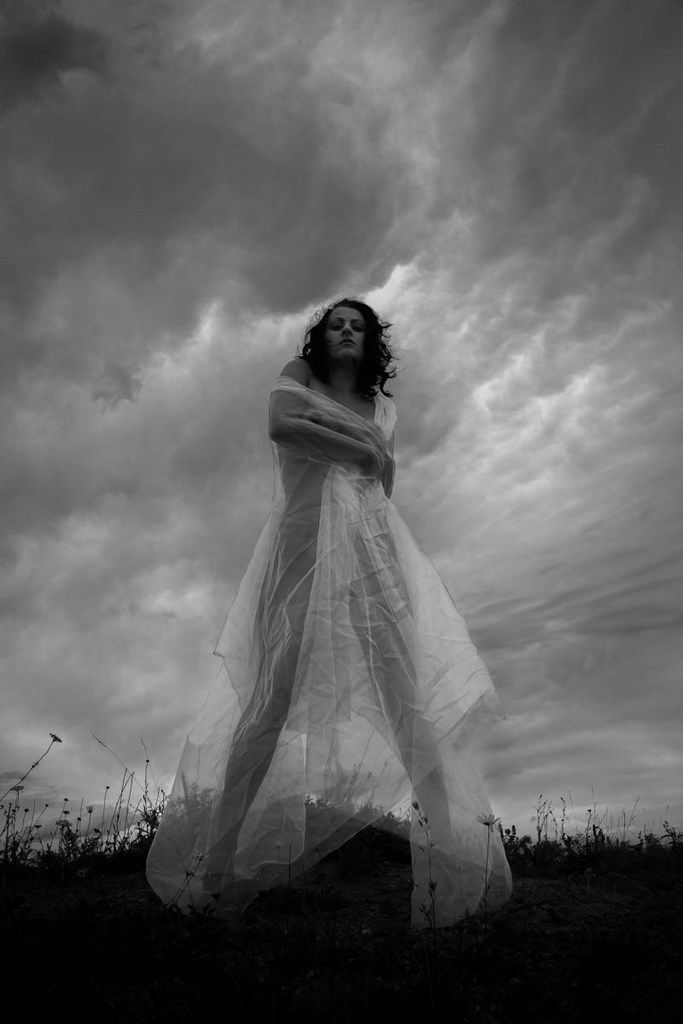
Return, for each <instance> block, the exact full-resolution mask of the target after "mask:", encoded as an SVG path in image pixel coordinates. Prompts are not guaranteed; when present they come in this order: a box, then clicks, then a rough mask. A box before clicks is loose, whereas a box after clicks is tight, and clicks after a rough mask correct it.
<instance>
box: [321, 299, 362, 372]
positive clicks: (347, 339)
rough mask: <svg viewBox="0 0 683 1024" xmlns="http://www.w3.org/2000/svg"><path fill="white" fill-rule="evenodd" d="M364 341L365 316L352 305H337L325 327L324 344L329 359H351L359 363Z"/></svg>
mask: <svg viewBox="0 0 683 1024" xmlns="http://www.w3.org/2000/svg"><path fill="white" fill-rule="evenodd" d="M364 342H365V318H364V317H363V314H362V313H360V312H359V311H358V310H357V309H354V308H353V306H337V307H336V308H335V309H333V310H332V312H331V313H330V316H329V319H328V321H327V327H326V328H325V345H326V346H327V354H328V356H329V357H330V359H333V360H335V361H337V360H339V359H349V358H351V359H353V360H354V361H355V362H356V363H360V362H361V360H362V358H363V344H364Z"/></svg>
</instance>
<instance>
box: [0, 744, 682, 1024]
mask: <svg viewBox="0 0 683 1024" xmlns="http://www.w3.org/2000/svg"><path fill="white" fill-rule="evenodd" d="M58 742H61V741H60V740H59V737H57V736H55V735H54V734H51V742H50V745H49V746H48V748H47V750H46V751H45V752H44V754H42V755H41V757H40V758H38V760H37V761H36V762H34V764H33V765H32V766H31V768H29V769H28V771H27V772H26V773H25V775H24V776H23V778H22V779H21V780H19V781H18V782H17V784H16V785H15V786H13V787H12V788H11V789H10V790H9V791H8V792H7V793H6V794H4V796H3V797H2V803H1V805H0V806H1V807H2V813H3V822H2V824H1V825H0V880H1V887H0V906H1V907H2V911H3V915H2V917H3V963H4V965H5V978H6V981H7V983H10V981H11V987H12V989H13V990H14V992H15V993H17V992H20V991H24V992H25V994H26V995H25V998H24V1002H23V1004H22V1011H21V1016H22V1018H23V1019H24V1020H33V1019H35V1020H38V1019H43V1018H44V1017H45V1016H46V1015H48V1014H49V1016H50V1017H51V1018H52V1019H57V1020H60V1019H62V1016H60V1014H61V1015H63V1017H64V1019H66V1017H67V1016H69V1017H72V1016H73V1014H74V1012H75V1009H74V1007H75V1003H74V998H75V996H76V993H75V992H74V985H75V984H77V997H78V1005H79V1006H80V1007H87V1006H90V1008H91V1010H92V1012H94V1013H96V1016H97V1019H98V1020H101V1021H109V1020H112V1021H113V1020H117V1021H123V1022H137V1021H141V1022H142V1021H145V1022H146V1021H150V1022H156V1021H164V1022H171V1021H195V1020H202V1018H203V1016H204V1015H205V1014H206V1015H208V1014H209V1013H215V1007H216V1003H217V1002H218V1004H219V1006H220V1007H221V1012H225V1013H226V1014H229V1015H231V1016H232V1015H236V1016H237V1017H238V1018H239V1019H240V1020H241V1021H251V1020H254V1021H259V1022H262V1021H278V1022H283V1021H288V1020H296V1021H297V1022H303V1021H319V1020H321V1019H324V1020H325V1021H326V1022H329V1024H333V1022H337V1021H339V1022H342V1021H347V1020H348V1021H354V1022H361V1021H371V1020H372V1021H377V1020H378V1019H379V1020H384V1019H393V1018H395V1017H403V1016H408V1015H417V1014H419V1015H420V1016H424V1015H425V1014H428V1015H430V1016H431V1015H432V1014H443V1013H444V1012H445V1013H447V1014H448V1016H449V1018H451V1019H454V1020H459V1021H462V1022H466V1024H468V1022H472V1024H489V1022H491V1024H505V1022H514V1021H517V1020H520V1021H521V1020H522V1019H523V1020H525V1021H526V1022H531V1024H535V1022H536V1021H544V1022H554V1021H556V1022H558V1024H559V1022H565V1021H566V1022H569V1021H572V1022H573V1021H582V1022H586V1021H592V1020H596V1021H597V1020H602V1019H603V1018H604V1017H605V1016H607V1015H609V1016H617V1015H618V1016H619V1018H620V1020H621V1021H627V1022H628V1021H636V1020H638V1021H642V1020H647V1021H648V1024H655V1022H657V1021H660V1020H662V1021H663V1020H665V1019H666V1020H669V1019H670V1018H671V1017H673V1016H674V1010H675V1008H676V1007H677V1006H678V1002H679V984H678V977H679V976H680V969H681V950H682V949H683V924H682V922H683V913H682V911H683V893H682V887H681V878H682V875H683V853H682V851H683V842H682V836H681V833H680V832H678V831H677V830H676V829H675V828H673V827H672V826H670V825H669V823H668V822H666V821H665V822H664V823H663V829H662V833H661V834H660V835H655V834H653V833H652V832H645V833H643V832H639V833H638V837H637V840H636V841H635V842H628V841H627V838H626V834H627V829H628V827H630V824H631V823H630V822H629V824H628V825H627V823H626V816H625V814H624V817H623V826H622V828H621V834H616V835H614V834H611V828H610V827H608V826H606V825H605V822H604V820H600V819H599V818H598V816H597V813H596V811H595V807H593V808H592V809H589V811H588V812H587V822H586V825H585V828H584V829H583V830H582V831H580V832H579V833H577V834H573V835H570V834H568V833H567V831H566V828H565V824H566V813H567V808H566V803H565V801H564V800H563V801H562V817H561V821H560V822H558V821H557V820H556V817H555V814H554V811H553V808H552V805H551V803H550V801H548V800H547V799H544V798H543V797H542V796H541V798H539V803H538V805H537V807H536V808H535V811H536V827H535V829H534V830H533V831H534V832H535V835H534V836H533V837H532V836H530V835H518V833H517V830H516V828H515V826H514V825H511V826H510V827H508V828H504V827H503V826H502V825H501V824H500V822H499V821H498V819H494V818H482V819H479V820H480V821H481V824H482V827H485V828H487V829H488V831H489V836H491V835H492V834H493V829H494V828H495V827H497V829H498V833H499V835H500V837H501V839H502V841H503V844H504V846H505V851H506V854H507V858H508V862H509V864H510V867H511V870H512V873H513V882H514V892H513V897H512V899H511V900H510V901H509V903H508V904H506V905H505V906H504V907H503V908H500V909H498V910H496V911H495V912H493V913H491V912H488V911H487V907H486V893H485V895H484V899H483V901H482V905H481V907H480V911H479V912H478V913H477V914H476V915H473V916H471V917H467V918H465V920H464V921H461V922H459V923H458V924H457V925H454V926H451V927H448V928H436V927H435V926H434V915H433V896H434V888H433V887H430V899H429V900H428V903H427V904H424V905H423V913H424V915H425V922H426V928H425V929H424V931H423V932H420V933H416V932H413V931H411V930H410V928H409V918H410V893H411V889H412V870H411V857H410V846H409V842H408V830H409V826H408V823H407V822H405V821H403V820H402V819H399V818H394V817H393V816H391V815H389V817H391V818H392V820H391V822H390V823H388V824H391V829H392V830H391V831H390V832H387V831H384V830H381V829H378V828H375V827H374V826H373V825H368V826H366V827H365V828H363V829H362V830H361V831H360V832H359V833H358V834H357V835H356V836H355V837H354V838H353V839H352V840H350V841H349V842H347V843H345V844H344V845H343V846H342V847H340V848H339V849H338V850H337V851H335V852H334V853H333V854H331V855H329V856H328V857H326V858H324V859H323V860H321V861H320V862H319V863H318V864H316V865H314V866H313V867H312V868H311V869H310V870H309V871H307V872H306V874H305V875H303V876H302V877H300V878H298V879H296V881H295V882H292V881H291V880H290V884H289V885H288V886H283V887H281V888H278V889H271V890H269V891H267V892H263V893H261V895H260V896H259V897H258V899H257V900H255V901H254V902H253V903H252V904H251V905H250V906H249V907H248V908H247V910H246V911H245V912H244V914H243V915H242V917H241V918H240V920H239V921H238V922H237V923H231V922H230V923H229V922H225V921H219V920H215V919H214V918H212V917H211V916H210V915H207V914H200V913H197V914H191V915H183V914H181V913H179V912H178V911H177V910H175V909H174V908H173V907H166V906H164V905H163V904H162V903H161V902H160V901H159V900H158V898H157V897H156V896H155V895H154V893H153V892H152V891H151V890H150V889H149V886H148V885H147V883H146V880H145V877H144V864H145V859H146V856H147V851H148V849H149V846H150V843H151V841H152V839H153V836H154V833H155V830H156V827H157V825H158V823H159V821H160V818H161V815H162V814H163V810H164V806H165V803H166V796H165V794H164V793H163V792H162V791H161V790H159V788H158V787H155V793H154V795H152V794H151V792H150V790H151V787H150V785H149V774H150V771H151V770H150V764H149V758H147V760H146V762H145V774H144V780H143V781H142V782H140V783H138V782H137V780H136V779H135V777H134V773H132V772H129V770H128V769H127V768H126V767H125V766H122V767H123V778H122V781H121V784H120V786H119V788H118V794H117V795H116V796H114V795H111V796H110V787H107V790H106V791H105V794H104V800H103V808H102V812H101V813H100V812H98V814H97V820H95V818H94V806H93V805H89V806H86V807H85V808H84V807H83V804H82V803H81V805H80V808H79V811H78V813H77V814H75V813H72V812H71V811H70V809H69V806H68V805H69V800H68V799H66V798H65V799H64V803H63V807H62V810H61V813H60V815H59V817H58V819H57V821H56V822H55V823H54V824H53V825H52V827H51V828H50V829H48V830H47V832H49V834H47V833H46V830H45V828H44V827H43V822H42V821H41V819H42V818H44V816H45V813H46V811H47V809H48V808H47V805H46V806H44V807H43V808H42V810H41V811H40V813H36V808H35V806H34V807H33V808H28V807H24V806H23V803H22V799H21V793H22V791H23V789H22V787H23V783H24V781H25V780H26V778H27V777H28V776H29V775H30V773H31V772H32V771H33V769H34V768H35V767H36V766H37V765H38V764H39V763H40V762H41V761H42V760H43V758H44V757H45V756H46V755H47V754H48V752H49V750H50V749H51V747H52V746H53V745H54V743H58ZM99 742H102V741H99ZM103 745H104V746H106V744H103ZM107 749H109V748H107ZM152 778H153V774H152ZM136 786H137V788H138V793H139V796H138V799H137V801H136V802H134V801H133V794H134V792H135V787H136ZM416 810H417V812H418V820H419V823H420V826H421V827H422V828H423V829H424V832H425V838H426V840H427V849H428V851H429V839H430V834H429V820H428V818H427V817H426V816H425V815H423V814H422V812H421V810H420V808H419V807H417V808H416ZM329 811H330V808H329V807H325V806H321V805H316V804H314V803H311V805H310V806H309V807H308V808H307V813H311V814H315V813H329ZM553 832H554V835H553ZM43 833H46V834H43ZM38 981H39V984H37V982H38ZM22 986H23V988H22ZM29 994H30V998H29ZM83 1012H85V1011H83Z"/></svg>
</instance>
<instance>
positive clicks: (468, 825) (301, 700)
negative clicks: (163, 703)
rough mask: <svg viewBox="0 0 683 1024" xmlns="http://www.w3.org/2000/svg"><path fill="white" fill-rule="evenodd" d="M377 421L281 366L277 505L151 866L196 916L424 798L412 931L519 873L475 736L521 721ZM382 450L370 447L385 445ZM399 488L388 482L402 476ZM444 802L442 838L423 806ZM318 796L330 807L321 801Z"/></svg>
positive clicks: (233, 906)
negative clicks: (410, 508) (385, 471)
mask: <svg viewBox="0 0 683 1024" xmlns="http://www.w3.org/2000/svg"><path fill="white" fill-rule="evenodd" d="M395 422H396V411H395V407H394V403H393V402H392V401H391V399H389V398H387V397H386V396H384V395H382V394H381V392H380V393H378V395H377V396H376V399H375V415H374V422H372V423H371V422H368V421H366V420H365V419H364V418H363V417H362V416H360V415H359V414H357V413H355V412H353V411H351V410H349V409H347V408H346V407H345V406H343V405H341V404H340V403H338V402H336V401H334V400H333V399H331V398H329V397H328V396H327V395H324V394H322V393H320V392H318V391H314V390H311V389H309V388H307V387H305V386H303V385H301V384H299V383H297V382H296V381H294V380H292V379H290V378H288V377H279V378H278V379H277V381H276V382H275V385H274V387H273V390H272V393H271V399H270V433H271V437H272V438H273V437H274V438H275V439H276V440H275V441H274V442H273V457H274V469H275V488H274V494H273V506H272V509H271V512H270V515H269V517H268V520H267V522H266V524H265V526H264V528H263V531H262V533H261V535H260V537H259V540H258V542H257V544H256V548H255V550H254V552H253V555H252V558H251V560H250V562H249V565H248V567H247V569H246V572H245V574H244V577H243V578H242V581H241V583H240V586H239V588H238V591H237V594H236V596H235V599H234V601H233V604H232V606H231V608H230V612H229V615H228V618H227V621H226V623H225V626H224V628H223V630H222V632H221V635H220V637H219V640H218V643H217V645H216V654H218V655H220V657H221V658H222V659H223V666H222V670H221V673H220V675H219V677H218V679H217V681H216V683H215V684H214V686H213V687H212V689H211V690H210V692H209V694H208V696H207V697H206V700H205V702H204V705H203V707H202V709H201V712H200V714H199V717H198V719H197V721H196V722H195V724H194V725H193V727H192V730H191V731H190V733H189V734H188V736H187V741H186V743H185V747H184V749H183V751H182V755H181V759H180V765H179V768H178V772H177V776H176V779H175V782H174V785H173V789H172V791H171V794H170V800H169V803H168V805H167V807H166V810H165V812H164V815H163V818H162V821H161V824H160V826H159V829H158V832H157V834H156V836H155V839H154V842H153V844H152V847H151V849H150V852H149V856H148V861H147V877H148V880H149V882H150V884H151V886H152V887H153V889H154V890H155V891H156V892H157V893H158V895H159V896H160V897H161V898H162V899H163V900H164V901H166V902H168V903H175V904H176V905H177V906H179V907H180V908H181V909H184V910H189V909H190V908H191V907H195V908H197V909H200V908H202V907H204V906H207V905H210V906H213V907H215V910H216V913H217V914H218V915H219V916H226V917H227V916H230V915H231V914H234V912H235V911H239V910H242V909H243V908H244V907H245V906H246V905H247V904H248V903H249V902H251V900H253V899H254V898H255V897H256V896H257V895H258V893H259V891H260V890H263V889H267V888H270V887H272V886H275V885H280V884H287V882H288V881H289V880H290V879H292V878H295V877H296V876H297V875H299V874H301V873H302V872H303V871H305V870H306V869H307V868H309V867H311V866H312V865H313V864H314V863H316V862H317V861H318V860H319V859H320V858H321V857H322V856H324V855H325V854H327V853H328V852H330V851H331V850H333V849H335V848H337V847H339V846H340V845H341V844H342V843H343V842H345V841H346V840H348V839H349V838H350V837H351V836H353V835H354V834H355V833H356V832H357V831H359V830H360V829H361V828H362V827H364V825H366V824H367V823H368V822H374V823H375V824H376V825H378V826H379V827H388V825H387V824H386V819H384V818H382V813H383V811H388V810H390V809H392V808H394V807H396V806H397V805H398V804H400V803H405V802H407V801H408V800H410V801H411V808H410V813H411V826H410V842H411V851H412V867H413V879H414V888H413V893H412V901H411V926H412V927H413V928H415V929H420V928H423V927H425V924H426V917H425V914H424V912H423V910H422V908H421V904H423V905H425V906H431V902H430V899H429V891H428V886H429V881H430V878H431V879H432V880H433V881H434V882H436V887H435V889H434V890H433V892H434V896H435V899H434V910H435V920H436V924H437V925H446V924H451V923H454V922H455V921H457V920H459V919H461V918H462V917H464V916H465V914H466V913H470V914H473V913H475V912H476V910H477V907H478V905H479V903H480V900H481V899H482V896H483V895H484V891H485V886H487V892H486V902H487V907H488V908H489V909H491V908H493V907H495V906H497V905H499V904H501V903H503V902H504V901H505V900H507V899H508V898H509V896H510V893H511V890H512V881H511V875H510V869H509V866H508V863H507V860H506V858H505V853H504V848H503V845H502V842H501V840H500V836H499V835H498V833H497V831H496V830H493V829H491V830H490V829H489V828H488V827H487V826H486V825H484V824H482V822H481V821H479V820H478V819H479V818H480V817H482V816H486V815H490V814H491V806H490V804H489V802H488V800H487V797H486V794H485V791H484V786H483V783H482V779H481V775H480V772H479V769H478V767H477V764H476V763H475V760H474V757H473V753H472V747H471V744H472V740H473V739H474V737H475V736H476V735H478V734H479V733H480V732H481V730H482V729H483V728H486V727H487V726H489V725H490V724H492V723H494V722H496V721H498V720H500V719H501V718H504V717H505V715H504V714H503V712H502V710H501V707H500V702H499V699H498V696H497V694H496V692H495V690H494V688H493V684H492V681H491V678H490V676H489V673H488V671H487V669H486V667H485V665H484V663H483V661H482V659H481V658H480V657H479V655H478V653H477V651H476V649H475V647H474V645H473V644H472V642H471V640H470V637H469V635H468V632H467V628H466V625H465V623H464V621H463V619H462V617H461V615H460V614H459V612H458V611H457V610H456V608H455V606H454V603H453V601H452V599H451V597H450V594H449V593H448V590H447V589H446V587H445V585H444V583H443V582H442V580H441V579H440V577H439V575H438V574H437V572H436V570H435V569H434V567H433V565H432V563H431V562H430V561H429V559H428V558H427V557H426V555H425V554H424V553H423V552H422V551H421V550H420V549H419V547H418V546H417V544H416V542H415V541H414V539H413V537H412V536H411V534H410V532H409V530H408V528H407V526H406V525H405V523H404V522H403V520H402V519H401V517H400V516H399V514H398V512H397V511H396V509H395V507H394V505H393V504H392V502H391V501H390V500H389V499H388V498H387V496H386V493H385V490H384V488H383V486H382V482H381V481H380V475H379V474H378V472H377V464H378V460H377V459H375V461H374V462H373V461H372V459H371V458H370V455H371V453H372V452H373V451H375V453H376V455H377V456H378V458H379V462H380V463H381V459H382V458H383V457H384V454H385V452H386V445H387V443H388V441H389V439H390V437H391V435H392V432H393V429H394V425H395ZM366 456H367V457H366ZM384 482H385V484H386V479H385V481H384ZM412 801H417V802H418V804H419V806H420V808H421V810H422V812H423V813H425V814H427V816H428V821H429V828H430V833H431V835H430V839H431V844H432V846H431V848H430V849H429V850H427V837H426V833H425V830H424V828H423V826H421V825H420V823H419V820H418V812H417V811H416V810H415V809H414V808H413V807H412ZM311 802H313V803H315V805H316V806H318V807H319V808H326V811H325V812H324V813H317V814H315V815H313V814H311V813H310V806H308V807H307V804H309V805H310V803H311Z"/></svg>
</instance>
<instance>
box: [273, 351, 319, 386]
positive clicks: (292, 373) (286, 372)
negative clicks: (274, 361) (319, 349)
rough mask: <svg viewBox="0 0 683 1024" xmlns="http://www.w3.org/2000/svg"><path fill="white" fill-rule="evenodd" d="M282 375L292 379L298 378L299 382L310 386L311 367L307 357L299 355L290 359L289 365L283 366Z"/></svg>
mask: <svg viewBox="0 0 683 1024" xmlns="http://www.w3.org/2000/svg"><path fill="white" fill-rule="evenodd" d="M280 376H281V377H291V378H292V380H296V381H298V382H299V384H304V385H305V386H306V387H308V382H309V381H310V379H311V368H310V366H309V365H308V363H307V362H306V360H305V359H301V358H300V357H297V358H296V359H290V361H289V362H288V363H287V365H286V366H283V367H282V369H281V370H280Z"/></svg>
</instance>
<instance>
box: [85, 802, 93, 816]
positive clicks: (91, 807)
mask: <svg viewBox="0 0 683 1024" xmlns="http://www.w3.org/2000/svg"><path fill="white" fill-rule="evenodd" d="M94 810H95V805H94V804H88V806H87V807H86V811H87V812H88V814H92V812H93V811H94Z"/></svg>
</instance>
